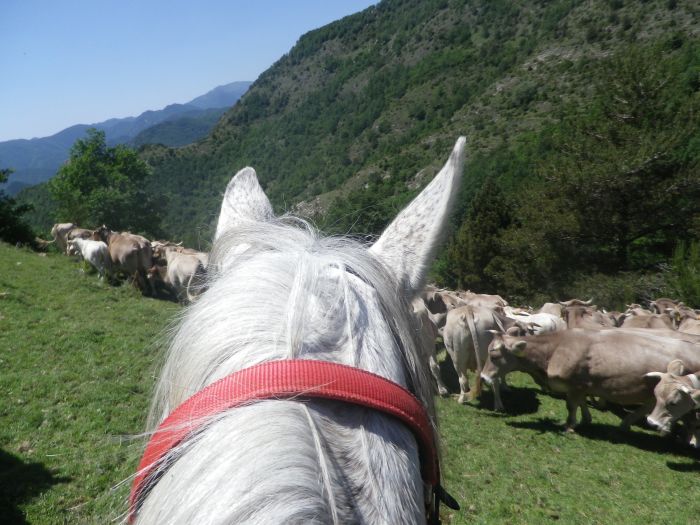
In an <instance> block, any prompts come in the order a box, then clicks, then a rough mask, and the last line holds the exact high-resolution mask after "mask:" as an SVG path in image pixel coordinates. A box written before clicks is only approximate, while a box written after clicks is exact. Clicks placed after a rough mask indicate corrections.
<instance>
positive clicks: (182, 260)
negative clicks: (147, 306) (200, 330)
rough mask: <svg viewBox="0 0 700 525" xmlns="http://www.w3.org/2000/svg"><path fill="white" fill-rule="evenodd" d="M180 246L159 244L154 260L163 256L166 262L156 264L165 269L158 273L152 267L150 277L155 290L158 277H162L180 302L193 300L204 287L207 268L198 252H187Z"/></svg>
mask: <svg viewBox="0 0 700 525" xmlns="http://www.w3.org/2000/svg"><path fill="white" fill-rule="evenodd" d="M179 248H180V247H179V246H177V247H176V246H165V247H163V246H158V245H157V247H156V250H154V251H156V252H157V253H158V254H159V255H158V257H156V258H154V260H155V259H158V258H163V259H164V260H165V263H166V264H165V265H154V266H156V267H158V268H163V269H164V271H159V272H158V273H157V274H156V273H155V272H153V268H151V270H150V271H149V273H148V278H149V282H150V284H151V288H153V289H154V290H155V286H156V281H157V279H161V280H162V281H163V282H164V283H165V285H166V286H168V287H170V288H171V289H172V291H173V293H174V294H175V296H176V297H177V300H178V301H179V302H182V303H184V302H192V301H194V300H195V298H196V296H197V295H198V294H199V293H201V292H202V290H203V289H204V284H205V279H206V269H205V267H204V265H203V264H202V261H201V259H200V258H199V257H198V256H197V254H193V253H186V252H184V251H181V250H180V249H179ZM191 251H193V250H191ZM205 255H206V254H205Z"/></svg>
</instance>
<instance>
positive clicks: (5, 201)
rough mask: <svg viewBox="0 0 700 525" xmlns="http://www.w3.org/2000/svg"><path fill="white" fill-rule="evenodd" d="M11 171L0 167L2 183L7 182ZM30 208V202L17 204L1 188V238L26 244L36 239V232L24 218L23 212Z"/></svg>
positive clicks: (0, 182) (0, 180) (0, 181)
mask: <svg viewBox="0 0 700 525" xmlns="http://www.w3.org/2000/svg"><path fill="white" fill-rule="evenodd" d="M11 173H12V170H9V169H0V184H4V183H5V182H7V179H8V178H9V176H10V174H11ZM30 209H31V206H29V205H28V204H17V201H15V199H13V198H12V197H10V196H9V195H6V194H5V192H4V191H2V190H0V240H3V241H5V242H10V243H17V242H21V243H24V244H31V243H32V242H33V241H34V232H32V229H31V228H30V227H29V226H28V225H27V224H26V223H25V222H24V220H22V214H24V213H26V212H27V211H29V210H30Z"/></svg>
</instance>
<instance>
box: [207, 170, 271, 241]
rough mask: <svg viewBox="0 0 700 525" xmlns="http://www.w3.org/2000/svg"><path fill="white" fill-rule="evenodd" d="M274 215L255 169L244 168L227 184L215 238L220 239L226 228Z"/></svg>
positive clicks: (266, 218)
mask: <svg viewBox="0 0 700 525" xmlns="http://www.w3.org/2000/svg"><path fill="white" fill-rule="evenodd" d="M274 216H275V215H274V212H273V211H272V205H271V204H270V201H269V199H268V198H267V195H265V192H264V191H263V189H262V188H261V187H260V183H258V176H257V175H256V174H255V170H254V169H253V168H243V169H242V170H241V171H239V172H238V173H236V175H235V176H234V177H233V178H232V179H231V182H229V183H228V186H226V192H225V193H224V200H223V202H222V203H221V213H219V222H218V224H217V225H216V235H215V236H214V239H215V240H216V239H218V238H219V237H220V236H221V234H222V233H224V232H225V231H226V230H228V229H230V228H233V227H235V226H239V225H241V224H242V223H245V222H249V221H254V222H256V221H268V220H270V219H272V218H273V217H274Z"/></svg>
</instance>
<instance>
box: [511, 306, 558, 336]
mask: <svg viewBox="0 0 700 525" xmlns="http://www.w3.org/2000/svg"><path fill="white" fill-rule="evenodd" d="M504 313H505V315H506V316H507V317H509V318H510V319H513V320H514V321H518V322H520V323H522V324H523V325H525V326H527V327H528V328H530V330H529V331H531V332H532V333H534V334H544V333H547V332H556V331H558V330H564V329H566V323H565V322H564V320H563V319H562V318H561V317H558V316H556V315H553V314H547V313H536V314H528V313H522V312H518V311H517V310H515V309H512V308H510V307H507V308H505V309H504Z"/></svg>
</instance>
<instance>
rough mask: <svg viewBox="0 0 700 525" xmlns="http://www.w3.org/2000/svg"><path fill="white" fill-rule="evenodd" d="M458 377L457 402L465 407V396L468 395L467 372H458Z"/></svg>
mask: <svg viewBox="0 0 700 525" xmlns="http://www.w3.org/2000/svg"><path fill="white" fill-rule="evenodd" d="M457 375H458V376H459V399H457V402H458V403H460V404H462V405H466V404H467V394H468V393H469V377H467V372H466V371H464V372H458V373H457Z"/></svg>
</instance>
